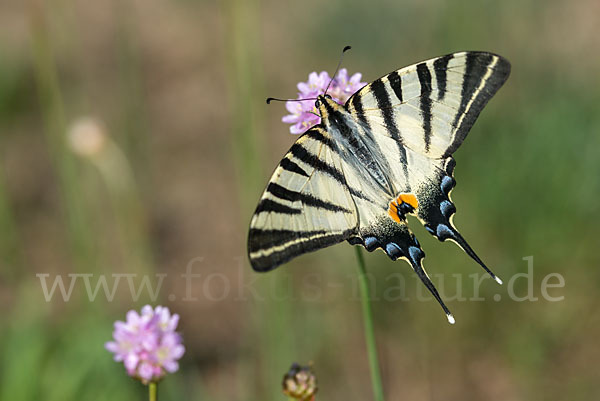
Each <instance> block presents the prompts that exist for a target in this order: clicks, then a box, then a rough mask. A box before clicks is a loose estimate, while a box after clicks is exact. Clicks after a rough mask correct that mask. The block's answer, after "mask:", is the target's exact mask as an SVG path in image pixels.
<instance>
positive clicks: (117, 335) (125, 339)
mask: <svg viewBox="0 0 600 401" xmlns="http://www.w3.org/2000/svg"><path fill="white" fill-rule="evenodd" d="M178 322H179V315H177V314H173V315H171V312H170V311H169V308H167V307H164V306H157V307H156V308H154V309H153V308H152V307H151V306H150V305H146V306H144V307H143V308H142V310H141V313H140V314H138V312H137V311H135V310H130V311H129V312H127V319H126V321H125V322H122V321H117V322H115V330H114V332H113V341H109V342H107V343H106V344H105V345H104V347H105V348H106V349H107V350H108V351H110V352H112V353H113V354H114V360H115V361H117V362H123V364H124V365H125V369H126V370H127V374H128V375H130V376H132V377H135V378H138V379H140V380H141V381H142V383H144V384H148V383H150V382H156V381H158V380H160V379H161V378H163V377H164V376H165V375H166V374H167V373H173V372H176V371H177V370H178V369H179V363H178V362H177V361H178V360H179V359H180V358H181V357H182V356H183V354H184V352H185V348H184V346H183V344H182V339H181V336H180V335H179V334H178V333H177V332H175V329H176V328H177V323H178Z"/></svg>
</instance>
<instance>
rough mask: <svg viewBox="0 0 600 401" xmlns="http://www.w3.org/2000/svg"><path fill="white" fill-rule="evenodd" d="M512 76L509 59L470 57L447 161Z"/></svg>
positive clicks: (472, 54)
mask: <svg viewBox="0 0 600 401" xmlns="http://www.w3.org/2000/svg"><path fill="white" fill-rule="evenodd" d="M490 69H491V71H490ZM509 75H510V63H509V62H508V61H507V60H506V59H505V58H503V57H501V56H498V55H496V54H492V53H485V52H469V53H467V60H466V69H465V74H464V78H463V84H462V89H461V103H460V106H459V109H458V113H457V114H456V117H455V119H454V122H453V124H452V125H453V126H454V127H455V130H456V131H455V135H454V139H453V140H452V143H451V144H450V146H449V147H448V149H447V150H446V152H445V153H444V156H443V157H448V156H450V155H451V154H452V153H454V152H455V151H456V149H458V147H459V146H460V144H461V143H462V142H463V140H464V139H465V137H466V136H467V134H468V133H469V130H470V129H471V127H472V126H473V124H474V123H475V120H477V117H478V116H479V113H481V110H483V108H484V107H485V105H486V104H487V102H488V101H489V100H490V99H491V98H492V97H493V96H494V95H495V94H496V92H497V91H498V89H500V87H501V86H502V85H503V84H504V82H506V80H507V79H508V76H509ZM484 79H485V82H484Z"/></svg>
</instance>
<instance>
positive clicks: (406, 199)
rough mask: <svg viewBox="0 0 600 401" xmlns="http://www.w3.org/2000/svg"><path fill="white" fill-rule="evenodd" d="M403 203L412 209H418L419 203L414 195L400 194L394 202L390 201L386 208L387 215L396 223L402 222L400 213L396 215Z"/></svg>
mask: <svg viewBox="0 0 600 401" xmlns="http://www.w3.org/2000/svg"><path fill="white" fill-rule="evenodd" d="M403 203H406V204H409V205H410V206H412V207H413V209H417V208H418V207H419V202H418V201H417V197H416V196H415V195H414V194H400V195H399V196H398V197H397V198H396V199H395V200H393V201H391V202H390V204H389V206H388V214H389V215H390V217H391V218H392V220H394V221H395V222H396V223H401V222H402V219H401V218H400V213H398V206H399V205H401V204H403Z"/></svg>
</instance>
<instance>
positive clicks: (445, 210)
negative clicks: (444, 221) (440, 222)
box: [440, 200, 456, 218]
mask: <svg viewBox="0 0 600 401" xmlns="http://www.w3.org/2000/svg"><path fill="white" fill-rule="evenodd" d="M440 212H442V215H443V216H444V217H445V218H449V217H450V216H451V215H452V214H453V213H454V212H456V208H455V207H454V205H453V204H452V202H450V201H447V200H445V201H442V202H441V203H440Z"/></svg>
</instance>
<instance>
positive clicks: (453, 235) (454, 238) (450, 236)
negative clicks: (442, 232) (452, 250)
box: [440, 224, 502, 284]
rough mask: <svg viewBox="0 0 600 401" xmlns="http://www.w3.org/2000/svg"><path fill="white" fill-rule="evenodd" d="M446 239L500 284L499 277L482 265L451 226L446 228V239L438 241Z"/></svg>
mask: <svg viewBox="0 0 600 401" xmlns="http://www.w3.org/2000/svg"><path fill="white" fill-rule="evenodd" d="M446 239H449V240H450V241H452V242H454V243H456V245H458V246H459V247H460V248H461V249H462V250H463V251H465V253H466V254H467V255H469V256H470V257H471V258H472V259H473V260H474V261H475V262H477V263H478V264H479V265H480V266H481V267H482V268H483V270H485V271H486V272H487V273H488V274H489V275H490V277H492V278H493V279H494V280H495V281H496V282H497V283H498V284H502V280H501V279H500V277H498V276H496V275H495V274H494V272H492V271H491V270H490V269H489V268H488V267H487V266H486V265H485V263H483V261H482V260H481V259H480V258H479V256H477V254H476V253H475V251H474V250H473V248H471V247H470V246H469V244H468V243H467V241H466V240H465V239H464V238H463V236H462V235H460V233H459V232H458V231H457V230H456V229H455V228H454V227H453V226H452V225H451V224H450V225H449V226H448V233H447V237H446V238H445V239H440V241H445V240H446Z"/></svg>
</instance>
